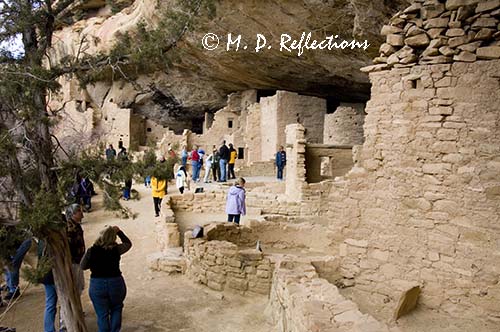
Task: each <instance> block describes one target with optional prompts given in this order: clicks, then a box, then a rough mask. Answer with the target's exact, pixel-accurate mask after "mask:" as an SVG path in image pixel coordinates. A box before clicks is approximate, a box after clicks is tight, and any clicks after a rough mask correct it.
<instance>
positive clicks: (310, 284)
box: [267, 260, 389, 332]
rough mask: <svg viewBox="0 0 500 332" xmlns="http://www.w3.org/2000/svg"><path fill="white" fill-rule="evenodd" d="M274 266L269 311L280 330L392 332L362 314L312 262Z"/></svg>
mask: <svg viewBox="0 0 500 332" xmlns="http://www.w3.org/2000/svg"><path fill="white" fill-rule="evenodd" d="M275 266H276V268H275V272H274V274H273V282H272V288H271V294H270V299H269V304H268V308H267V312H268V313H269V314H270V315H271V317H272V319H273V321H274V323H275V324H276V326H277V331H279V332H303V331H310V332H336V331H359V332H384V331H385V332H388V331H389V328H388V327H387V326H386V325H385V324H383V323H380V322H378V321H377V320H376V319H375V318H373V317H372V316H370V315H368V314H363V313H361V312H360V310H359V308H358V306H357V305H356V303H354V302H352V301H350V300H348V299H346V298H345V297H344V296H342V295H341V294H340V292H339V290H338V288H337V287H336V286H334V285H333V284H331V283H329V282H328V281H327V280H325V279H323V278H321V277H320V276H319V275H318V273H317V270H316V269H315V267H314V266H313V264H311V263H310V262H300V261H290V260H283V261H280V262H277V263H275Z"/></svg>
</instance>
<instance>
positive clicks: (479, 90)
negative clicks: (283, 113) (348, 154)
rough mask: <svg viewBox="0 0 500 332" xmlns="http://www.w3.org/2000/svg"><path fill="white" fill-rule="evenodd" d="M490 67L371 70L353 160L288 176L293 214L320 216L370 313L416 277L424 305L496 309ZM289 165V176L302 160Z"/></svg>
mask: <svg viewBox="0 0 500 332" xmlns="http://www.w3.org/2000/svg"><path fill="white" fill-rule="evenodd" d="M499 68H500V60H494V61H478V62H475V63H459V62H457V63H454V64H444V65H421V66H414V67H411V68H399V69H393V70H391V71H384V72H377V73H372V74H370V79H371V81H372V84H373V86H372V99H371V100H370V101H369V103H368V104H367V108H366V111H367V114H368V115H367V117H366V122H365V125H364V130H365V143H364V145H363V146H362V149H361V150H360V152H359V154H358V157H357V158H358V164H357V165H356V166H355V167H354V168H353V169H352V170H351V171H350V172H349V173H348V174H347V175H346V177H345V179H340V180H338V181H334V182H323V183H318V184H306V183H304V181H303V178H302V177H297V179H296V180H294V181H297V183H296V184H293V186H295V187H296V188H299V190H300V193H299V195H300V197H302V199H301V203H300V204H301V210H304V209H306V208H307V209H308V210H309V211H311V213H314V212H316V213H318V215H320V216H324V218H325V219H326V220H328V222H329V224H330V225H331V228H330V229H331V230H334V234H336V235H337V237H336V238H335V241H338V242H337V243H339V244H340V247H339V250H340V255H341V256H342V258H343V260H342V263H341V270H342V275H343V276H344V277H345V278H346V279H350V280H352V281H354V282H355V287H354V290H355V292H354V293H356V294H357V296H358V297H359V299H362V300H360V301H362V302H365V303H367V304H369V305H368V306H370V305H372V309H374V308H376V310H377V315H379V316H378V317H379V318H383V319H388V318H391V317H392V315H393V310H394V306H395V305H396V302H397V301H398V298H399V296H400V295H401V292H403V291H404V290H405V289H407V287H408V286H409V285H413V284H415V283H416V284H419V285H420V286H421V287H422V293H421V296H420V300H419V301H420V303H421V304H422V305H424V306H425V307H431V308H435V309H440V310H443V311H445V312H448V313H449V314H452V315H464V316H468V317H474V316H475V317H490V318H493V317H496V316H497V315H498V314H499V310H498V307H497V306H496V305H494V303H497V301H499V300H500V295H499V294H500V286H499V284H498V281H497V278H496V277H495V276H498V274H499V272H500V271H499V270H498V268H497V264H496V263H495V260H496V257H497V255H498V248H497V246H496V243H497V242H498V241H499V240H500V230H499V229H498V227H497V226H496V225H497V224H498V222H499V221H500V220H499V218H500V217H499V216H500V204H499V202H500V195H499V192H500V191H499V189H498V188H500V182H499V180H498V179H499V178H500V166H499V165H500V160H499V159H498V156H499V155H500V134H499V133H500V130H499V125H500V113H499V112H498V105H500V97H499V94H498V69H499ZM443 78H448V80H447V81H448V82H449V83H448V84H447V85H445V86H443V81H442V79H443ZM415 79H418V80H421V81H422V82H423V83H422V85H417V87H416V86H415V85H413V84H411V81H412V80H415ZM438 82H439V83H438ZM290 130H291V128H290ZM287 131H288V129H287ZM299 136H300V135H299ZM300 140H301V139H300V137H299V139H298V141H300ZM296 144H298V143H296ZM294 149H296V148H295V147H294V148H293V149H292V150H291V153H290V156H291V158H296V157H294V156H295V155H296V154H295V153H293V151H294ZM299 150H300V149H299ZM298 155H299V157H300V155H301V154H300V153H299V154H298ZM300 158H302V157H300ZM294 164H295V166H293V165H289V168H288V171H290V169H291V167H292V168H293V167H296V168H297V169H299V168H301V167H297V165H299V164H300V165H302V162H298V163H297V162H295V163H294ZM300 172H301V171H300V170H299V173H300ZM289 178H290V177H289ZM288 180H291V179H287V193H288V192H289V183H288ZM300 184H301V185H300ZM292 189H293V188H292ZM335 230H337V231H335ZM374 310H375V309H374Z"/></svg>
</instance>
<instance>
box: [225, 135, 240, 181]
mask: <svg viewBox="0 0 500 332" xmlns="http://www.w3.org/2000/svg"><path fill="white" fill-rule="evenodd" d="M237 157H238V152H236V150H235V149H234V147H233V144H232V143H229V162H228V164H227V168H228V177H227V178H228V179H236V175H234V164H235V163H236V158H237Z"/></svg>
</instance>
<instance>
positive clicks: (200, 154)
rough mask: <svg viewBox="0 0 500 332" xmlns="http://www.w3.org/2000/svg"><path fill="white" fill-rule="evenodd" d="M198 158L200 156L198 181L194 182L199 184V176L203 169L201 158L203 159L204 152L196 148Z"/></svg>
mask: <svg viewBox="0 0 500 332" xmlns="http://www.w3.org/2000/svg"><path fill="white" fill-rule="evenodd" d="M198 156H200V160H199V163H198V179H197V181H196V182H200V176H201V169H202V168H203V163H204V160H203V157H205V150H203V149H202V148H201V147H199V148H198Z"/></svg>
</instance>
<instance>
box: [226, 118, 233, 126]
mask: <svg viewBox="0 0 500 332" xmlns="http://www.w3.org/2000/svg"><path fill="white" fill-rule="evenodd" d="M227 127H228V128H233V120H228V121H227Z"/></svg>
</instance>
